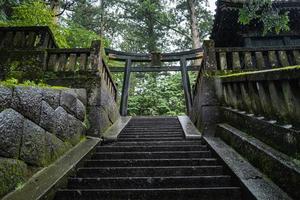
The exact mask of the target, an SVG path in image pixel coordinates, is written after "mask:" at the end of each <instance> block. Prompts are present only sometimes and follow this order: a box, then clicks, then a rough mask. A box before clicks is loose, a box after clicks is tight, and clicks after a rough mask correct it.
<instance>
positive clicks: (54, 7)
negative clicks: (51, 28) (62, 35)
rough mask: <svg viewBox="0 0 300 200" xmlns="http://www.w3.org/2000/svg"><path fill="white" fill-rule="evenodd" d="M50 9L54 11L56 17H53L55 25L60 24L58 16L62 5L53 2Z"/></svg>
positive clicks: (56, 1) (52, 0)
mask: <svg viewBox="0 0 300 200" xmlns="http://www.w3.org/2000/svg"><path fill="white" fill-rule="evenodd" d="M50 7H51V9H52V12H53V14H54V17H53V21H54V23H56V24H57V23H58V16H57V15H58V14H59V12H60V5H59V0H51V1H50Z"/></svg>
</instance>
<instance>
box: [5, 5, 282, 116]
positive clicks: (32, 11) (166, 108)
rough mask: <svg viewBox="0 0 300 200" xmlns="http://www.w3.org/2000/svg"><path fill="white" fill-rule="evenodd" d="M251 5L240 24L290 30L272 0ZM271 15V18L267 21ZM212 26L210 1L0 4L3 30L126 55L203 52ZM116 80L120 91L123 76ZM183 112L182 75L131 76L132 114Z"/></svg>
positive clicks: (60, 44) (116, 76)
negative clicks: (23, 30)
mask: <svg viewBox="0 0 300 200" xmlns="http://www.w3.org/2000/svg"><path fill="white" fill-rule="evenodd" d="M251 2H252V3H251V4H248V5H245V7H244V8H242V9H241V12H240V22H241V23H242V24H248V23H250V22H251V21H253V20H257V19H261V20H262V22H263V23H265V25H266V26H265V31H269V30H273V29H274V28H275V30H276V31H277V32H278V31H281V30H286V29H287V26H286V24H287V23H288V18H287V14H286V13H283V14H280V13H279V12H276V10H274V8H273V7H272V6H270V5H271V4H270V2H271V0H263V1H260V0H259V1H258V0H255V1H251ZM268 12H269V13H272V15H270V16H271V17H268V18H266V17H265V15H266V13H268ZM267 16H269V15H267ZM274 18H277V19H279V20H275V21H274V20H273V19H274ZM212 22H213V15H212V13H211V12H210V11H209V10H208V8H207V0H76V1H74V0H0V26H30V25H46V26H49V27H50V28H51V30H52V31H53V33H54V35H55V38H56V41H57V43H58V44H59V46H60V47H89V46H90V43H91V41H92V40H95V39H102V40H103V41H104V42H105V45H106V46H110V48H113V49H119V50H122V51H128V52H153V51H160V52H170V51H179V50H185V49H194V48H199V47H201V44H202V41H203V39H204V38H206V37H207V36H208V35H209V31H210V29H211V25H212ZM275 22H276V23H275ZM109 64H110V65H112V66H124V63H118V62H110V63H109ZM172 64H173V65H178V63H172ZM194 64H199V63H197V62H196V63H194ZM114 76H115V80H116V81H117V82H118V86H119V91H121V87H122V81H121V80H122V74H115V75H114ZM14 78H17V77H14ZM194 78H195V74H191V83H193V82H194V81H193V79H194ZM184 111H185V103H184V96H183V91H182V86H181V75H180V73H165V72H164V73H149V74H133V75H132V77H131V88H130V95H129V114H131V115H178V114H181V113H184Z"/></svg>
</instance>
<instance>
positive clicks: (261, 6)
mask: <svg viewBox="0 0 300 200" xmlns="http://www.w3.org/2000/svg"><path fill="white" fill-rule="evenodd" d="M288 14H289V12H284V13H282V12H280V10H279V9H278V8H276V6H275V4H273V3H272V0H250V1H249V2H248V3H245V4H244V6H243V8H241V9H240V12H239V22H240V23H241V24H242V25H248V24H250V23H252V22H255V21H256V22H258V23H262V24H263V34H264V35H266V34H267V33H269V32H274V31H275V32H276V33H277V34H279V33H280V32H282V31H289V30H290V28H289V21H290V20H289V15H288Z"/></svg>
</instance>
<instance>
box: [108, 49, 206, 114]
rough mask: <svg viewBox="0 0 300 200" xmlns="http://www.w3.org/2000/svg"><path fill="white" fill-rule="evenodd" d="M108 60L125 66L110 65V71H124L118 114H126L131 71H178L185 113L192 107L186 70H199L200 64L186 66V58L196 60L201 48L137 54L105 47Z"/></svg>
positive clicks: (200, 54)
mask: <svg viewBox="0 0 300 200" xmlns="http://www.w3.org/2000/svg"><path fill="white" fill-rule="evenodd" d="M105 52H106V54H107V55H108V56H109V59H110V60H115V61H123V62H125V67H110V71H111V72H122V73H124V79H123V88H122V96H121V104H120V114H121V115H122V116H126V115H127V108H128V93H129V86H130V85H129V84H130V74H131V72H164V71H180V72H181V76H182V85H183V89H184V95H185V102H186V108H187V113H190V111H191V107H192V93H191V85H190V79H189V74H188V71H199V69H200V66H195V65H193V66H187V61H188V60H198V59H202V58H203V49H201V48H200V49H194V50H190V51H183V52H176V53H151V54H140V53H139V54H138V53H127V52H122V51H115V50H111V49H105ZM165 62H180V66H162V65H161V64H162V63H165ZM133 63H150V64H151V65H150V66H149V67H145V66H143V67H139V66H138V67H132V65H133Z"/></svg>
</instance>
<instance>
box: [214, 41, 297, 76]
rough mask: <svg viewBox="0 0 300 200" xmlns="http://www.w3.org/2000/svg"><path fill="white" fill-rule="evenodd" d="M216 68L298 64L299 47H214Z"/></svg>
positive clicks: (256, 68) (257, 68) (252, 68)
mask: <svg viewBox="0 0 300 200" xmlns="http://www.w3.org/2000/svg"><path fill="white" fill-rule="evenodd" d="M215 52H216V60H217V69H218V70H247V71H250V70H262V69H270V68H277V67H286V66H292V65H300V46H299V47H295V46H294V47H267V48H243V47H242V48H215Z"/></svg>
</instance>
